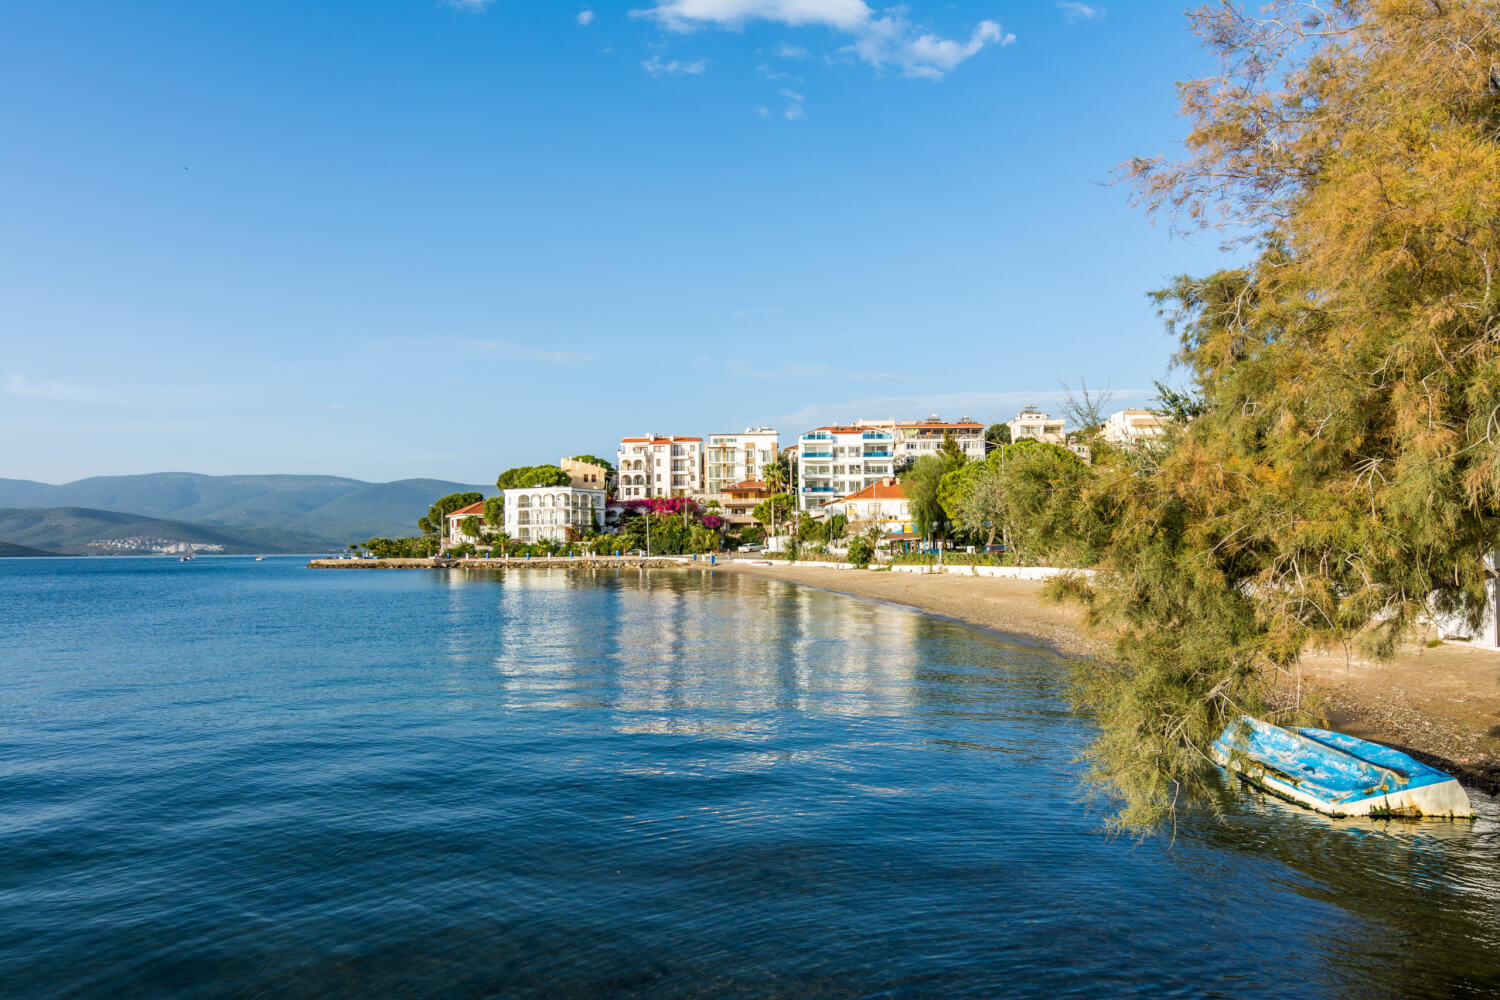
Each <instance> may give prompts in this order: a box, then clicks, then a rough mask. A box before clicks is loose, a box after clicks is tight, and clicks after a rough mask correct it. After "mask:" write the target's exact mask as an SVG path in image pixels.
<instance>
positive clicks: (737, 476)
mask: <svg viewBox="0 0 1500 1000" xmlns="http://www.w3.org/2000/svg"><path fill="white" fill-rule="evenodd" d="M780 446H781V442H780V439H779V438H778V437H777V435H776V431H775V429H774V428H771V427H746V428H745V432H744V433H743V434H710V435H709V436H708V444H707V446H706V447H705V448H704V452H703V454H704V491H705V492H708V493H723V492H725V491H726V490H728V489H729V487H730V486H733V485H734V484H735V483H743V482H746V481H747V480H751V479H760V478H761V477H762V476H763V475H765V470H766V467H767V466H769V465H771V464H772V463H773V462H775V461H776V452H777V450H778V449H779V448H780Z"/></svg>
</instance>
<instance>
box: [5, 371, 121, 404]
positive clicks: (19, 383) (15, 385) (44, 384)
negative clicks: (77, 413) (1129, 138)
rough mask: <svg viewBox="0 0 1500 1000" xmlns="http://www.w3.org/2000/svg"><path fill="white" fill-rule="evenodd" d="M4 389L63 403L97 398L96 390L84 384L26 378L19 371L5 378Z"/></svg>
mask: <svg viewBox="0 0 1500 1000" xmlns="http://www.w3.org/2000/svg"><path fill="white" fill-rule="evenodd" d="M5 391H6V392H7V393H9V394H10V395H12V396H21V397H24V398H26V399H51V400H57V401H59V402H65V403H88V402H93V401H95V400H96V399H97V398H98V393H97V392H95V391H94V390H91V389H87V388H85V387H84V386H81V385H73V384H71V383H68V382H59V381H57V380H56V379H50V378H42V379H35V378H27V377H26V376H25V375H22V374H21V373H20V372H15V373H13V374H12V375H11V377H10V378H9V379H7V380H6V383H5Z"/></svg>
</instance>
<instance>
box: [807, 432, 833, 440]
mask: <svg viewBox="0 0 1500 1000" xmlns="http://www.w3.org/2000/svg"><path fill="white" fill-rule="evenodd" d="M801 440H803V441H832V440H833V435H832V434H829V433H827V432H826V431H814V432H813V433H811V434H804V435H802V437H801Z"/></svg>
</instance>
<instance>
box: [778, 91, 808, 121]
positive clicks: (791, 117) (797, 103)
mask: <svg viewBox="0 0 1500 1000" xmlns="http://www.w3.org/2000/svg"><path fill="white" fill-rule="evenodd" d="M781 96H782V97H785V98H786V99H787V106H786V109H785V110H784V111H782V112H781V115H782V117H783V118H785V119H786V120H787V121H789V122H795V121H800V120H801V119H802V117H803V116H804V115H806V114H807V111H806V109H805V108H803V107H802V105H803V104H804V103H805V102H806V101H807V98H805V97H803V96H802V95H801V94H799V93H797V92H796V91H795V90H783V91H782V92H781Z"/></svg>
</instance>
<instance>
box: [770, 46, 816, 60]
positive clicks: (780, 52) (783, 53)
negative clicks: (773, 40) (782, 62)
mask: <svg viewBox="0 0 1500 1000" xmlns="http://www.w3.org/2000/svg"><path fill="white" fill-rule="evenodd" d="M807 56H808V51H807V50H806V49H804V48H803V47H802V46H800V45H789V44H787V43H786V42H782V43H781V44H780V45H778V46H776V58H777V59H806V58H807Z"/></svg>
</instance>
